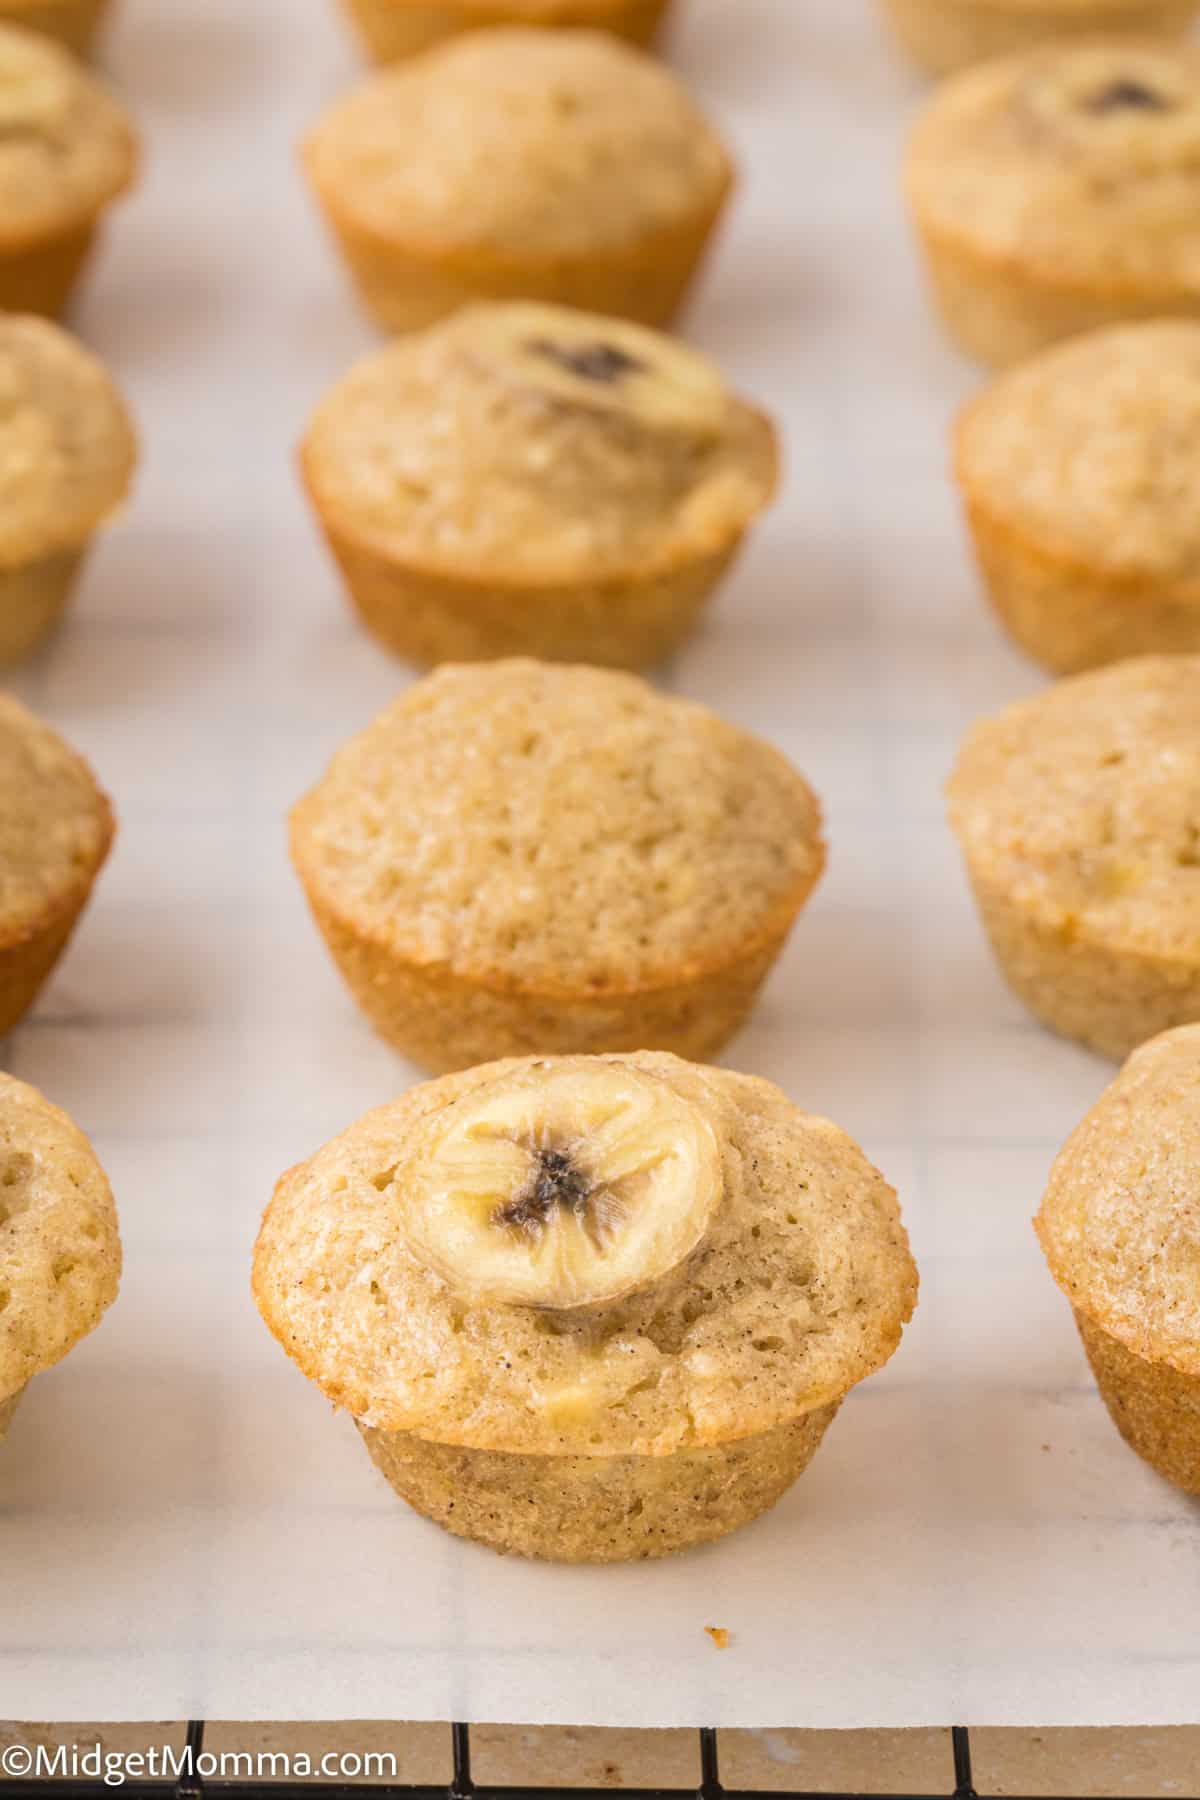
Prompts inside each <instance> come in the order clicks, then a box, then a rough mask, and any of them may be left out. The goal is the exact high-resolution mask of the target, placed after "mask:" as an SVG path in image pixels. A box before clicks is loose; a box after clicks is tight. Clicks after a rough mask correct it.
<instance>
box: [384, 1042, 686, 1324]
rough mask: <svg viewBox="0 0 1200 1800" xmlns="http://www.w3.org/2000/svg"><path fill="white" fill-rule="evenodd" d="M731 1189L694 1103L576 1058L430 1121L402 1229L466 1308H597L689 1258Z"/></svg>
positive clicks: (660, 1085) (518, 1078)
mask: <svg viewBox="0 0 1200 1800" xmlns="http://www.w3.org/2000/svg"><path fill="white" fill-rule="evenodd" d="M721 1188H722V1176H721V1153H720V1150H719V1147H718V1144H717V1139H716V1135H715V1133H714V1132H713V1129H712V1127H711V1126H710V1125H709V1123H708V1121H707V1119H705V1118H704V1117H703V1115H702V1114H701V1113H700V1112H698V1111H697V1109H696V1108H695V1107H694V1106H691V1105H690V1104H689V1103H688V1102H687V1101H686V1100H683V1099H681V1098H680V1096H679V1095H678V1094H676V1093H675V1092H674V1090H673V1089H672V1088H670V1087H668V1086H667V1085H666V1083H665V1082H662V1081H659V1080H658V1079H657V1078H655V1077H654V1076H649V1075H646V1074H644V1073H642V1072H640V1071H635V1070H631V1069H629V1068H626V1067H624V1066H623V1065H622V1064H620V1063H604V1062H593V1061H591V1060H589V1059H588V1058H579V1057H566V1058H563V1059H562V1060H561V1061H559V1062H556V1063H553V1064H541V1065H535V1066H533V1067H532V1068H528V1069H525V1070H522V1071H521V1072H520V1073H519V1074H517V1075H514V1076H511V1077H509V1078H508V1079H502V1080H499V1081H497V1082H496V1083H495V1084H494V1085H492V1086H491V1087H487V1088H484V1089H483V1090H482V1091H480V1092H479V1093H476V1094H472V1095H470V1096H469V1097H467V1098H466V1099H464V1100H462V1101H460V1102H459V1103H458V1104H457V1105H456V1106H454V1107H452V1108H451V1109H450V1110H449V1113H448V1114H443V1115H441V1116H440V1117H439V1118H438V1119H437V1120H436V1121H434V1122H433V1124H432V1126H431V1129H430V1131H429V1134H428V1135H427V1136H426V1138H425V1139H424V1141H423V1142H422V1143H421V1145H420V1146H419V1148H418V1150H417V1152H416V1154H415V1155H414V1156H413V1158H412V1161H411V1162H410V1163H409V1165H408V1167H407V1169H406V1171H405V1174H404V1176H403V1196H404V1232H405V1238H406V1241H407V1243H408V1245H409V1248H410V1249H411V1250H412V1251H413V1253H414V1254H415V1255H416V1256H418V1257H419V1258H420V1259H421V1261H423V1262H424V1263H425V1264H426V1265H427V1266H428V1267H429V1268H432V1269H434V1270H436V1271H437V1273H438V1274H439V1275H441V1276H442V1277H443V1279H444V1280H445V1281H447V1282H449V1283H450V1285H451V1286H452V1287H453V1288H454V1289H455V1290H456V1291H457V1292H459V1293H461V1294H462V1295H463V1296H464V1297H465V1298H468V1299H470V1300H473V1301H480V1302H492V1303H499V1304H501V1305H506V1306H532V1307H546V1308H552V1309H560V1308H561V1309H567V1308H572V1307H580V1306H595V1305H599V1304H603V1303H606V1302H609V1301H613V1300H619V1299H621V1298H622V1297H623V1296H625V1295H627V1294H631V1293H633V1292H635V1291H636V1290H638V1289H640V1288H644V1287H647V1286H649V1285H650V1283H651V1282H654V1281H657V1280H659V1279H660V1278H661V1277H662V1276H663V1275H666V1274H668V1273H669V1272H670V1270H672V1269H674V1268H676V1267H677V1266H678V1264H679V1263H681V1262H682V1261H683V1260H684V1258H685V1257H686V1256H688V1255H690V1253H691V1252H692V1251H693V1250H694V1249H695V1248H696V1246H697V1245H698V1244H699V1243H700V1241H701V1240H702V1238H703V1237H704V1235H705V1233H706V1232H707V1230H708V1226H709V1221H710V1220H711V1218H712V1215H713V1212H714V1210H715V1208H716V1206H717V1203H718V1201H719V1200H720V1197H721Z"/></svg>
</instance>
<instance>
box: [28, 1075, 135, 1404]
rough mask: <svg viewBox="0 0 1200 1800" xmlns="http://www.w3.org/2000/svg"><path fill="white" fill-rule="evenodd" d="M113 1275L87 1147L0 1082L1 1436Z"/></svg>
mask: <svg viewBox="0 0 1200 1800" xmlns="http://www.w3.org/2000/svg"><path fill="white" fill-rule="evenodd" d="M120 1273H121V1248H120V1241H119V1238H118V1235H117V1219H116V1210H115V1208H114V1205H113V1199H112V1194H111V1192H110V1190H109V1186H108V1182H107V1180H106V1178H105V1175H104V1171H103V1170H102V1169H101V1167H100V1165H99V1163H98V1162H97V1161H96V1157H95V1154H94V1152H93V1150H92V1147H91V1145H90V1144H89V1143H88V1141H87V1139H86V1138H85V1137H84V1135H83V1133H82V1132H81V1131H79V1130H78V1128H77V1127H76V1126H75V1125H74V1124H73V1123H72V1121H71V1120H70V1119H69V1118H68V1117H67V1115H66V1114H65V1113H64V1112H61V1111H60V1110H59V1109H58V1107H56V1106H52V1105H51V1104H50V1103H49V1101H47V1100H46V1099H44V1098H43V1096H42V1095H41V1094H39V1093H38V1092H37V1090H36V1089H35V1088H31V1087H28V1086H26V1084H25V1083H24V1082H22V1081H16V1080H14V1079H13V1077H12V1076H11V1075H0V1437H2V1436H3V1435H4V1431H5V1429H6V1427H7V1425H8V1423H9V1421H10V1420H11V1418H12V1414H13V1411H14V1410H15V1407H16V1402H17V1399H18V1397H19V1396H20V1394H21V1392H22V1390H23V1389H24V1387H25V1386H26V1384H27V1383H28V1382H29V1381H30V1380H31V1379H32V1378H33V1376H35V1375H37V1374H38V1373H40V1371H41V1370H43V1369H47V1368H49V1367H50V1366H51V1365H52V1364H53V1363H56V1362H58V1361H60V1360H61V1358H62V1357H64V1356H65V1355H66V1354H67V1352H68V1351H69V1350H70V1349H72V1347H73V1346H74V1345H75V1344H76V1343H77V1342H78V1341H79V1339H80V1338H81V1337H83V1336H85V1334H86V1333H87V1332H89V1331H91V1330H92V1329H93V1327H94V1326H95V1325H97V1324H98V1323H99V1320H100V1316H101V1314H102V1313H103V1312H104V1310H105V1308H106V1307H108V1306H109V1305H110V1304H111V1303H112V1301H113V1300H114V1299H115V1298H116V1293H117V1284H118V1281H119V1279H120Z"/></svg>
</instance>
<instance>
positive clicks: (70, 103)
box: [0, 25, 137, 249]
mask: <svg viewBox="0 0 1200 1800" xmlns="http://www.w3.org/2000/svg"><path fill="white" fill-rule="evenodd" d="M136 166H137V138H136V135H135V132H134V129H133V125H132V122H131V120H130V118H129V115H128V114H127V113H126V111H125V109H124V107H122V106H121V105H120V103H119V102H118V101H117V100H115V99H114V98H113V96H112V95H111V94H110V93H109V92H108V91H107V89H106V88H104V87H102V86H101V84H100V83H99V82H98V81H97V80H96V79H95V78H94V76H92V75H90V74H89V73H88V71H87V70H86V69H85V68H84V67H83V66H82V64H81V63H79V62H78V61H77V59H76V58H75V57H73V56H71V55H70V53H69V52H68V51H66V50H64V49H62V48H61V46H60V45H58V44H55V43H53V42H52V41H51V40H50V39H49V38H45V37H40V36H38V35H37V33H35V32H32V31H24V30H22V29H20V28H19V27H17V26H12V25H0V246H2V247H7V248H9V249H19V248H20V247H22V246H23V245H25V244H27V243H33V242H36V241H37V240H38V239H40V238H43V237H50V236H53V235H54V234H55V233H57V232H59V231H63V230H69V229H70V228H71V227H72V226H73V225H83V224H85V223H87V222H88V221H89V220H90V219H91V217H92V216H93V215H94V214H95V213H97V212H98V211H99V210H100V208H101V207H102V206H104V205H106V204H107V203H108V201H110V200H113V199H115V198H116V196H117V195H118V194H120V193H122V192H123V191H124V190H125V188H127V187H128V186H129V184H130V182H131V181H132V180H133V176H134V173H135V170H136Z"/></svg>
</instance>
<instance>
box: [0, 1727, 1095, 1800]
mask: <svg viewBox="0 0 1200 1800" xmlns="http://www.w3.org/2000/svg"><path fill="white" fill-rule="evenodd" d="M204 1729H205V1722H204V1720H203V1719H192V1720H190V1721H189V1723H188V1728H187V1738H186V1740H185V1742H186V1752H187V1754H186V1755H185V1758H184V1761H185V1763H186V1764H187V1765H188V1767H189V1769H190V1770H191V1771H195V1770H196V1769H197V1767H198V1765H199V1763H200V1759H201V1755H202V1752H203V1750H204ZM449 1732H450V1753H451V1775H450V1780H449V1782H447V1783H441V1784H438V1783H434V1784H426V1783H418V1782H403V1781H388V1782H369V1781H336V1780H335V1781H329V1780H319V1779H318V1780H311V1781H299V1780H293V1779H281V1780H267V1781H262V1780H241V1779H233V1780H225V1779H215V1778H214V1779H206V1778H204V1777H203V1776H201V1775H199V1774H197V1773H194V1772H185V1773H183V1774H182V1775H180V1777H179V1778H178V1779H177V1780H135V1779H131V1780H128V1781H125V1782H124V1783H123V1785H122V1787H121V1788H120V1789H119V1790H116V1791H117V1792H119V1793H121V1794H123V1795H127V1796H129V1800H877V1797H876V1796H873V1795H869V1794H866V1793H862V1794H859V1793H855V1794H848V1793H841V1794H839V1793H832V1792H829V1791H826V1790H819V1791H816V1792H811V1791H800V1790H796V1791H781V1790H772V1791H770V1792H763V1793H759V1792H756V1791H755V1790H754V1789H751V1788H734V1787H726V1786H725V1784H724V1782H723V1781H722V1780H721V1764H720V1748H719V1745H718V1741H717V1740H718V1734H717V1732H716V1731H714V1730H706V1729H705V1730H701V1731H700V1733H699V1745H698V1749H699V1763H698V1773H699V1781H698V1783H697V1785H696V1786H695V1787H689V1788H661V1787H645V1788H639V1787H625V1786H621V1787H617V1788H614V1787H586V1786H583V1787H574V1786H564V1787H523V1786H503V1787H498V1786H493V1785H490V1784H488V1783H477V1782H476V1781H475V1779H474V1777H473V1776H472V1773H471V1728H470V1726H469V1725H451V1726H450V1727H449ZM950 1748H951V1755H952V1759H953V1760H952V1766H951V1767H950V1768H948V1769H947V1771H946V1773H947V1778H948V1779H947V1785H946V1787H945V1788H944V1789H942V1790H940V1791H939V1792H937V1793H931V1794H921V1795H914V1794H910V1795H892V1794H889V1795H887V1797H886V1800H978V1796H977V1793H976V1788H975V1779H974V1775H973V1772H972V1766H971V1734H970V1732H969V1731H968V1729H967V1727H966V1726H965V1725H956V1726H954V1727H953V1728H952V1729H951V1732H950ZM113 1794H114V1789H113V1788H112V1787H110V1786H106V1785H105V1783H104V1780H103V1778H102V1777H100V1776H97V1777H95V1778H92V1777H86V1778H77V1779H71V1778H63V1777H58V1776H32V1777H3V1776H0V1800H101V1797H105V1800H111V1797H112V1795H113ZM1056 1800H1067V1797H1066V1796H1060V1797H1056Z"/></svg>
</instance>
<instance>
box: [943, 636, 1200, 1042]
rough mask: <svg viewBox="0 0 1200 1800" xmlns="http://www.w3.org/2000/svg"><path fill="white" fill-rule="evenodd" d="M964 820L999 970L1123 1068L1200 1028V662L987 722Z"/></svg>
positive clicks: (1146, 667)
mask: <svg viewBox="0 0 1200 1800" xmlns="http://www.w3.org/2000/svg"><path fill="white" fill-rule="evenodd" d="M949 807H950V818H951V822H952V824H953V826H954V829H955V833H956V835H957V837H958V839H959V843H960V845H961V847H962V849H963V852H964V856H965V859H966V863H967V868H968V872H969V874H970V877H971V882H972V885H973V887H974V889H975V894H976V898H977V900H978V902H979V905H980V909H981V912H982V915H983V919H984V923H985V925H986V927H987V929H988V932H989V935H990V937H991V939H992V943H993V947H994V949H995V950H996V953H997V957H998V959H999V961H1000V964H1001V966H1002V968H1003V970H1004V972H1005V974H1006V975H1007V977H1008V979H1009V981H1010V982H1011V984H1012V986H1013V987H1014V988H1015V990H1016V991H1017V993H1018V994H1019V995H1020V997H1021V998H1022V999H1023V1000H1024V1001H1025V1003H1026V1004H1027V1005H1028V1006H1029V1007H1030V1009H1031V1010H1032V1011H1033V1012H1034V1013H1035V1014H1037V1016H1038V1017H1039V1018H1041V1019H1043V1020H1044V1021H1045V1022H1046V1023H1047V1024H1049V1025H1051V1026H1052V1027H1053V1028H1054V1029H1055V1030H1058V1031H1061V1032H1063V1033H1064V1034H1065V1035H1067V1036H1069V1037H1075V1038H1078V1039H1080V1040H1081V1041H1082V1042H1083V1043H1085V1044H1089V1045H1091V1046H1092V1047H1093V1048H1094V1049H1097V1050H1100V1051H1102V1052H1103V1053H1104V1054H1106V1055H1110V1056H1113V1057H1116V1058H1118V1059H1119V1058H1121V1057H1123V1056H1125V1055H1127V1054H1128V1053H1129V1051H1130V1050H1132V1049H1134V1048H1135V1047H1136V1046H1137V1045H1138V1044H1139V1043H1142V1042H1143V1041H1144V1040H1145V1039H1146V1038H1149V1037H1153V1036H1154V1035H1156V1033H1158V1032H1160V1031H1164V1030H1167V1029H1168V1028H1170V1027H1171V1026H1174V1025H1182V1024H1188V1023H1191V1022H1193V1021H1195V1020H1197V1019H1200V658H1197V657H1188V656H1178V657H1143V658H1139V659H1136V660H1134V661H1130V662H1125V663H1119V664H1116V665H1114V666H1113V667H1112V668H1109V669H1103V670H1100V671H1097V672H1095V673H1093V674H1088V675H1079V676H1076V677H1074V678H1073V679H1072V680H1070V681H1064V682H1060V683H1059V684H1058V685H1057V686H1056V687H1053V688H1051V689H1049V690H1048V691H1046V692H1044V693H1042V694H1039V695H1037V696H1036V697H1035V698H1034V699H1032V700H1028V701H1024V702H1021V703H1019V704H1018V705H1016V706H1012V707H1009V708H1008V709H1007V710H1006V711H1005V712H1003V713H1001V714H999V715H998V716H997V717H995V718H993V719H987V720H984V721H983V722H982V723H980V724H978V725H977V726H975V728H974V729H973V731H972V732H971V733H970V734H969V735H968V737H967V740H966V742H965V744H964V746H963V749H962V751H961V753H960V756H959V759H958V763H957V766H956V768H955V771H954V775H953V777H952V779H951V782H950V785H949Z"/></svg>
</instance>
